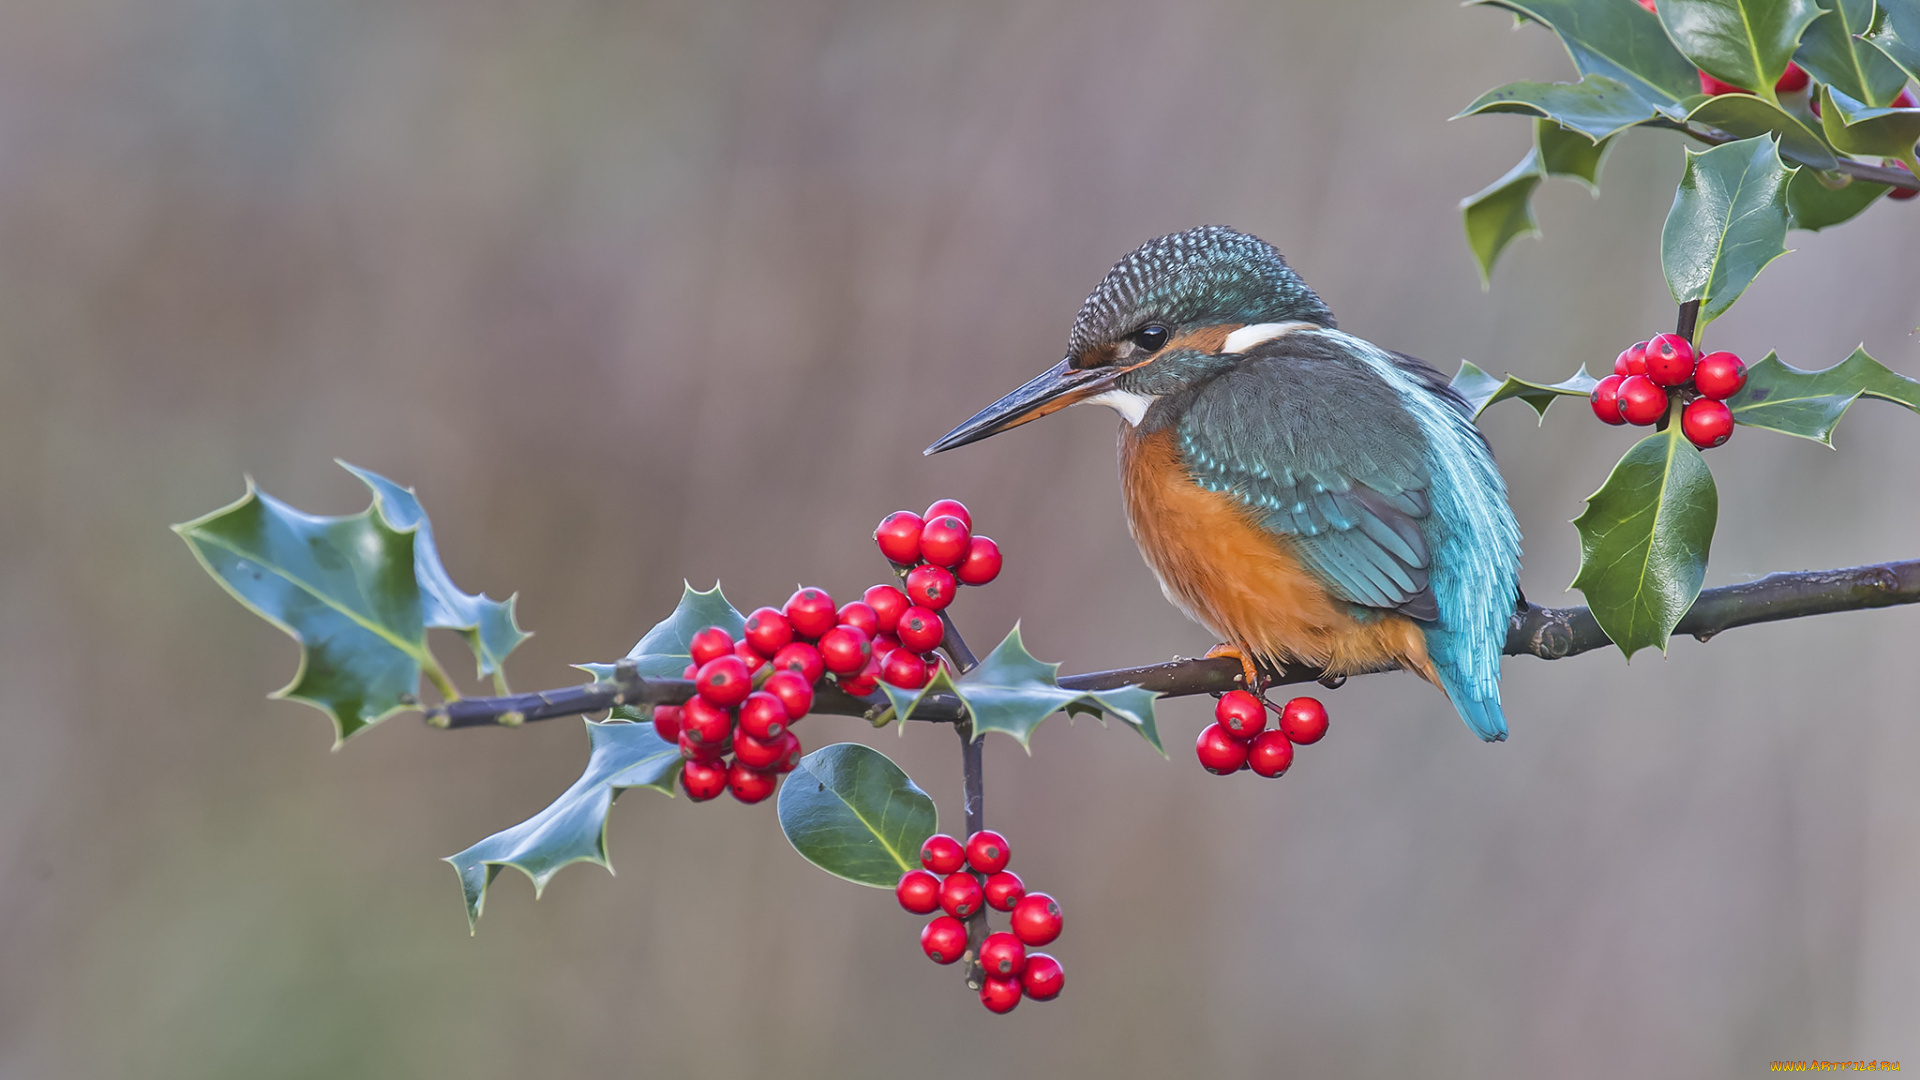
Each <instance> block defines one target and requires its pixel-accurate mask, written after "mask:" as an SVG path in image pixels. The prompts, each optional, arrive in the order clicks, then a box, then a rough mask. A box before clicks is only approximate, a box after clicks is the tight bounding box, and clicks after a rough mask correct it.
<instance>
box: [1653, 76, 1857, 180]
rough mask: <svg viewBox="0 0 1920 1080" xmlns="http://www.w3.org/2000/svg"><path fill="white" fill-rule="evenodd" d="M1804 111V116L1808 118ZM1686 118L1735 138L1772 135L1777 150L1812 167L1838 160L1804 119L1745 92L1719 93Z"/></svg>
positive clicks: (1699, 105)
mask: <svg viewBox="0 0 1920 1080" xmlns="http://www.w3.org/2000/svg"><path fill="white" fill-rule="evenodd" d="M1812 119H1813V114H1811V113H1808V114H1807V117H1806V120H1807V121H1811V120H1812ZM1687 122H1688V123H1690V124H1695V125H1698V126H1701V127H1710V128H1716V129H1718V130H1720V131H1723V132H1726V133H1727V134H1728V135H1732V136H1735V137H1736V138H1742V139H1746V138H1752V137H1754V136H1758V135H1772V136H1776V137H1777V138H1778V139H1779V140H1780V152H1781V153H1782V154H1785V155H1787V156H1790V157H1792V158H1793V159H1794V160H1795V161H1798V162H1802V163H1804V164H1807V165H1811V166H1813V167H1814V168H1816V169H1831V168H1834V167H1835V166H1837V165H1838V164H1839V163H1840V159H1838V158H1836V157H1834V156H1833V151H1832V150H1830V149H1828V148H1827V144H1826V143H1825V142H1824V141H1823V140H1822V139H1821V137H1820V135H1819V134H1818V133H1817V132H1815V131H1814V129H1813V128H1811V127H1809V126H1807V123H1806V121H1803V120H1801V119H1800V118H1799V117H1796V116H1794V115H1792V114H1791V113H1788V112H1787V111H1786V110H1784V109H1782V108H1781V107H1780V106H1778V105H1775V104H1773V103H1772V102H1770V101H1762V100H1760V99H1759V98H1757V97H1753V96H1752V95H1749V94H1722V95H1720V96H1719V97H1711V98H1708V99H1706V100H1705V101H1702V102H1701V103H1700V104H1698V105H1696V106H1694V109H1693V111H1692V112H1690V113H1688V114H1687Z"/></svg>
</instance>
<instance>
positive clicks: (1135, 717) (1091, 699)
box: [1066, 686, 1167, 757]
mask: <svg viewBox="0 0 1920 1080" xmlns="http://www.w3.org/2000/svg"><path fill="white" fill-rule="evenodd" d="M1159 696H1160V693H1159V691H1157V690H1148V689H1146V688H1145V687H1140V686H1122V687H1118V688H1116V689H1113V690H1089V691H1086V692H1085V693H1083V694H1081V695H1080V697H1079V698H1077V699H1075V700H1073V701H1070V702H1068V703H1067V706H1066V709H1067V712H1068V714H1069V715H1071V714H1072V713H1074V712H1078V711H1086V712H1090V713H1092V714H1093V715H1095V716H1100V715H1102V714H1103V713H1104V714H1106V715H1109V716H1116V717H1118V718H1119V719H1120V720H1121V722H1123V723H1125V724H1126V725H1127V726H1128V727H1130V728H1132V729H1133V730H1135V731H1137V732H1139V733H1140V737H1141V738H1143V739H1145V740H1147V745H1148V746H1151V747H1153V748H1154V749H1155V750H1158V751H1159V752H1160V756H1161V757H1166V756H1167V748H1166V747H1164V746H1162V745H1160V729H1159V727H1158V725H1156V724H1155V723H1154V719H1153V702H1154V699H1156V698H1158V697H1159Z"/></svg>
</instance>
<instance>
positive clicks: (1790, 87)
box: [1773, 60, 1813, 94]
mask: <svg viewBox="0 0 1920 1080" xmlns="http://www.w3.org/2000/svg"><path fill="white" fill-rule="evenodd" d="M1811 81H1813V80H1812V79H1811V78H1810V77H1809V76H1808V75H1807V69H1806V68H1803V67H1801V66H1800V65H1799V64H1796V63H1794V62H1793V61H1791V60H1789V61H1787V70H1785V71H1783V72H1781V73H1780V78H1779V79H1777V80H1775V81H1774V84H1773V92H1774V93H1776V94H1797V93H1799V92H1800V91H1802V90H1805V89H1806V88H1807V83H1809V82H1811Z"/></svg>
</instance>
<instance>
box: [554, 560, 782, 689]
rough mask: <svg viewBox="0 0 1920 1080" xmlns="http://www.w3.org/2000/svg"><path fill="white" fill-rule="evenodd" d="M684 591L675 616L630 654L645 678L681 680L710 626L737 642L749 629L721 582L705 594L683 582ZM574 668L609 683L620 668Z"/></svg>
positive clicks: (670, 617) (597, 666)
mask: <svg viewBox="0 0 1920 1080" xmlns="http://www.w3.org/2000/svg"><path fill="white" fill-rule="evenodd" d="M680 589H681V591H680V603H679V604H677V605H675V606H674V609H673V614H671V615H669V616H667V617H666V618H665V619H663V620H661V621H660V622H659V623H657V624H655V625H654V628H653V629H651V630H649V631H647V634H646V636H645V637H643V638H641V639H640V641H639V642H638V643H637V644H635V645H634V647H633V648H631V649H629V650H628V651H627V655H626V659H628V660H631V661H633V662H634V664H635V666H636V667H637V668H638V669H639V675H640V677H641V678H645V679H677V678H679V677H680V675H681V673H682V672H684V671H686V670H687V665H688V664H690V663H692V662H693V645H692V642H693V635H695V634H697V633H699V632H700V631H702V630H705V629H706V628H707V627H709V626H717V627H719V628H720V629H722V630H725V631H726V632H727V633H729V634H731V635H733V636H734V638H735V639H736V640H737V639H738V638H739V637H740V632H741V631H742V630H744V629H745V628H746V625H747V619H746V616H744V615H742V614H740V613H739V612H738V611H736V610H734V607H733V605H732V604H730V603H728V602H727V596H726V594H725V593H723V592H721V591H720V583H719V582H717V581H716V582H714V583H713V588H711V589H708V590H706V591H705V592H701V591H700V590H698V589H696V588H694V587H693V585H692V584H691V583H688V582H682V583H681V586H680ZM573 666H574V667H577V668H579V669H580V670H581V671H584V672H587V673H588V674H590V675H592V676H593V677H594V678H595V679H599V680H606V679H611V678H613V669H614V668H615V667H617V666H618V665H616V664H575V665H573Z"/></svg>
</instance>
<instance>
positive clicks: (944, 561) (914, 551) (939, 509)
mask: <svg viewBox="0 0 1920 1080" xmlns="http://www.w3.org/2000/svg"><path fill="white" fill-rule="evenodd" d="M873 542H874V543H876V544H878V545H880V554H882V555H885V556H886V557H887V559H888V561H889V562H892V563H893V564H894V565H895V566H899V567H907V568H910V569H908V570H907V571H906V581H907V595H908V596H910V597H912V598H913V602H914V603H916V604H919V605H921V606H923V607H929V608H932V609H934V610H935V611H938V610H940V609H941V608H943V607H946V606H947V605H948V604H950V603H952V602H953V593H954V588H955V586H956V585H985V584H986V583H987V582H989V581H992V580H993V579H994V578H996V577H999V576H1000V545H999V544H996V543H994V542H993V540H992V539H991V538H990V537H985V536H975V535H974V534H973V515H972V514H969V513H967V508H966V507H965V506H962V505H961V504H960V503H958V502H956V501H955V500H953V499H941V500H940V501H938V502H936V503H934V504H933V505H932V506H929V507H927V512H926V513H924V514H916V513H914V512H913V511H911V510H895V511H894V512H893V513H891V514H888V515H887V516H886V517H885V518H883V519H882V520H881V522H880V525H879V527H878V528H876V529H874V530H873Z"/></svg>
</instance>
